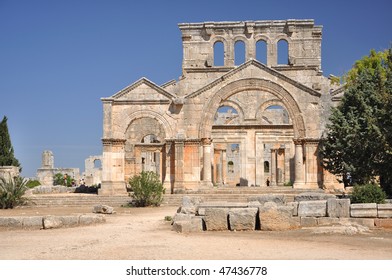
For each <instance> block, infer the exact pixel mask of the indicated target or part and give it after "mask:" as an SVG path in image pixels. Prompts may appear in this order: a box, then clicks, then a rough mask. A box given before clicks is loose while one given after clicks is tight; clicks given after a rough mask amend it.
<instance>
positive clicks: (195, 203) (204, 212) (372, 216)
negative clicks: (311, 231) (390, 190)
mask: <svg viewBox="0 0 392 280" xmlns="http://www.w3.org/2000/svg"><path fill="white" fill-rule="evenodd" d="M172 226H173V230H174V231H177V232H183V233H187V232H201V231H224V230H232V231H249V230H266V231H275V230H292V229H298V228H303V227H316V226H323V227H328V226H343V227H346V228H345V229H343V228H342V229H339V230H338V229H336V230H335V231H336V232H343V233H347V234H353V233H361V232H364V231H366V230H365V229H366V228H373V227H375V226H376V227H392V204H376V203H364V204H351V203H350V199H347V198H343V199H339V198H337V197H336V196H334V195H331V194H323V193H302V194H299V195H297V196H296V197H294V201H293V202H287V201H286V197H285V196H284V195H275V194H274V195H272V194H267V195H260V196H255V197H250V198H249V199H248V202H247V203H233V202H225V201H222V202H203V201H201V199H200V198H198V197H189V196H184V197H183V200H182V205H181V207H180V208H178V210H177V213H176V214H175V215H174V217H173V221H172ZM320 232H322V231H321V230H320ZM331 232H334V231H331Z"/></svg>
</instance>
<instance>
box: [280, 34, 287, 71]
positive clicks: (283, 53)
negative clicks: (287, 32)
mask: <svg viewBox="0 0 392 280" xmlns="http://www.w3.org/2000/svg"><path fill="white" fill-rule="evenodd" d="M278 64H279V65H288V64H289V44H288V43H287V41H286V40H284V39H281V40H279V41H278Z"/></svg>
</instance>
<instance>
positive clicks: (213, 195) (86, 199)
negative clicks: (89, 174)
mask: <svg viewBox="0 0 392 280" xmlns="http://www.w3.org/2000/svg"><path fill="white" fill-rule="evenodd" d="M314 191H315V192H323V191H322V190H314ZM302 192H309V190H303V189H292V188H288V187H280V188H279V187H277V188H249V187H237V188H217V189H209V190H203V191H198V192H195V193H186V194H165V195H164V200H163V203H162V206H180V205H181V202H182V197H183V196H191V197H192V196H193V197H200V198H201V199H202V200H203V201H211V202H213V201H227V202H242V203H244V202H247V201H248V198H249V197H254V196H258V195H263V194H284V195H285V196H286V201H287V202H291V201H293V200H294V196H295V195H297V194H299V193H302ZM28 198H29V201H30V205H32V206H35V207H49V206H64V207H77V206H93V205H97V204H106V205H109V206H113V207H119V206H121V205H126V204H128V203H129V202H130V201H131V197H129V196H101V195H96V194H74V193H69V194H45V195H31V196H28Z"/></svg>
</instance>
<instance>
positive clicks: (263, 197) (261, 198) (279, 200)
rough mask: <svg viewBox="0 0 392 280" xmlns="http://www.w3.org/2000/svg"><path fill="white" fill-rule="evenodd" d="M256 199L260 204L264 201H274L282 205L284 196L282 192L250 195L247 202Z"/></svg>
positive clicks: (284, 201) (284, 200) (284, 199)
mask: <svg viewBox="0 0 392 280" xmlns="http://www.w3.org/2000/svg"><path fill="white" fill-rule="evenodd" d="M252 201H258V202H260V204H261V205H264V203H266V202H275V203H276V204H277V205H284V204H285V203H286V198H285V196H284V195H283V194H264V195H259V196H252V197H249V198H248V202H252Z"/></svg>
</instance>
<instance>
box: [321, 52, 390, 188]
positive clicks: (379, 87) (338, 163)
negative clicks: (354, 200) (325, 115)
mask: <svg viewBox="0 0 392 280" xmlns="http://www.w3.org/2000/svg"><path fill="white" fill-rule="evenodd" d="M391 62H392V55H391V49H389V50H385V51H383V52H378V53H377V52H375V51H371V52H370V55H369V56H367V57H364V58H362V59H361V60H359V61H357V62H356V63H355V65H354V67H353V69H351V70H350V71H349V72H348V73H347V75H346V78H345V80H346V81H347V82H346V85H345V87H346V89H345V94H344V97H343V99H342V101H341V103H340V104H339V106H338V107H337V108H335V109H332V114H331V117H330V123H329V125H328V126H327V130H326V132H327V135H326V137H325V138H324V139H323V140H322V143H321V148H320V152H321V155H322V157H323V165H324V167H325V168H326V169H327V170H329V171H330V172H331V173H333V174H336V175H341V176H342V177H343V180H344V181H345V183H347V174H350V175H351V177H352V178H353V179H354V181H355V182H356V183H358V184H366V183H368V182H374V181H375V179H376V177H377V176H380V179H381V185H382V187H383V188H384V189H385V190H387V189H388V185H387V183H385V182H392V180H390V179H392V177H391V175H392V174H389V173H392V172H391V169H392V161H391V159H392V157H391V155H392V150H391V147H392V146H391V144H392V141H391V140H392V135H391V134H392V130H391V128H392V115H391V114H390V108H391V107H390V106H391V105H392V102H391V94H392V91H391V77H392V75H391V69H392V68H391V66H392V63H391Z"/></svg>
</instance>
